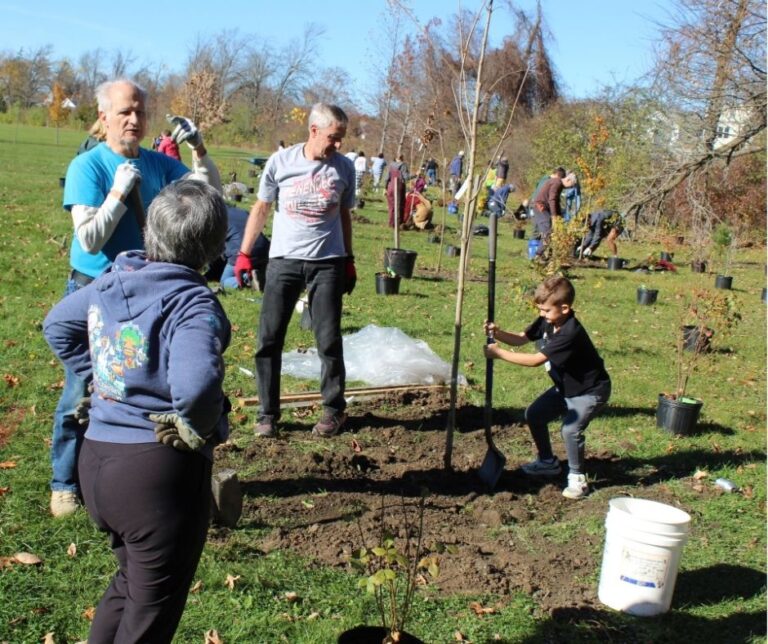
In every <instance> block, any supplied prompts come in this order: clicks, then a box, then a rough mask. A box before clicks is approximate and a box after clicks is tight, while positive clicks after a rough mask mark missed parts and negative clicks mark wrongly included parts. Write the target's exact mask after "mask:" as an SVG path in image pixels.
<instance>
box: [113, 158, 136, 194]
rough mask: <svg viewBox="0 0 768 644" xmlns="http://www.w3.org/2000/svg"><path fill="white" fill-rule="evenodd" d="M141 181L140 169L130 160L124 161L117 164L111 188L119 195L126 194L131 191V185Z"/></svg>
mask: <svg viewBox="0 0 768 644" xmlns="http://www.w3.org/2000/svg"><path fill="white" fill-rule="evenodd" d="M139 183H141V171H140V170H139V168H138V167H136V166H135V165H133V164H132V163H131V162H130V161H125V162H123V163H121V164H120V165H119V166H117V170H116V171H115V179H114V181H113V183H112V189H113V190H114V191H115V192H119V193H120V194H121V195H127V194H128V193H130V192H131V189H132V188H133V186H135V185H137V184H139Z"/></svg>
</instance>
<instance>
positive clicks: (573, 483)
mask: <svg viewBox="0 0 768 644" xmlns="http://www.w3.org/2000/svg"><path fill="white" fill-rule="evenodd" d="M575 296H576V292H575V290H574V288H573V285H572V284H571V283H570V282H569V281H568V280H567V279H566V278H564V277H557V276H554V277H549V278H547V279H546V280H544V282H543V283H542V284H540V285H539V287H538V288H537V289H536V293H535V294H534V298H533V299H534V303H535V304H536V307H537V308H538V309H539V318H538V319H537V320H535V321H534V322H533V324H531V325H530V326H529V327H528V328H527V329H526V330H525V331H524V332H523V333H510V332H509V331H503V330H502V329H500V328H499V327H498V326H497V325H496V324H495V323H493V322H488V321H486V322H485V325H484V328H485V332H486V334H487V335H488V336H489V337H491V338H493V340H494V342H493V343H492V344H488V345H486V347H485V356H486V358H492V359H496V358H500V359H501V360H506V361H507V362H511V363H512V364H518V365H522V366H525V367H538V366H539V365H542V364H543V365H544V366H545V368H546V369H547V371H548V372H549V375H550V377H551V378H552V380H553V382H554V383H555V386H554V387H552V388H551V389H548V390H547V391H545V392H544V393H543V394H542V395H541V396H539V397H538V398H537V399H536V400H534V401H533V403H531V405H530V406H529V407H528V409H526V410H525V420H526V422H527V423H528V426H529V427H530V429H531V435H532V437H533V440H534V442H535V443H536V449H537V450H538V452H539V458H538V459H537V460H535V461H533V462H532V463H526V464H525V465H523V466H522V470H523V472H525V473H526V474H528V475H529V476H557V475H558V474H560V462H559V461H558V460H557V458H556V457H555V456H554V455H553V454H552V445H551V443H550V440H549V431H548V429H547V424H548V423H549V422H550V421H552V420H555V418H558V417H560V418H562V422H563V425H562V428H561V433H562V436H563V441H564V442H565V451H566V454H567V455H568V467H569V473H568V486H567V487H566V488H565V489H564V490H563V496H564V497H566V498H569V499H579V498H581V497H583V496H585V495H586V494H587V493H588V491H589V488H588V486H587V478H586V475H585V473H584V430H586V428H587V425H589V421H591V420H592V418H594V417H595V415H596V414H597V412H598V411H600V409H601V408H602V406H603V405H604V404H605V403H606V402H607V401H608V398H609V397H610V395H611V379H610V378H609V377H608V373H607V372H606V370H605V367H604V365H603V359H602V358H601V357H600V356H599V355H598V353H597V350H596V349H595V347H594V345H593V344H592V341H591V340H590V339H589V335H587V332H586V330H585V329H584V327H583V326H581V323H580V322H579V321H578V320H577V319H576V316H575V315H574V311H573V308H572V306H573V300H574V299H575ZM499 340H501V341H502V342H504V343H506V344H509V345H511V346H513V347H519V346H521V345H523V344H526V343H527V342H530V341H536V340H540V341H541V342H540V349H539V350H538V351H537V352H536V353H533V354H530V353H515V352H514V351H508V350H506V349H502V348H500V347H499V345H498V343H497V342H498V341H499Z"/></svg>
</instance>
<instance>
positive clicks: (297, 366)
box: [282, 324, 467, 387]
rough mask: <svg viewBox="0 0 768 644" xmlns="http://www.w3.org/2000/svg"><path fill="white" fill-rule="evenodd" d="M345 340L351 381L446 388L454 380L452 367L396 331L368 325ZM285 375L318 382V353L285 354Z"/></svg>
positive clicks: (463, 380)
mask: <svg viewBox="0 0 768 644" xmlns="http://www.w3.org/2000/svg"><path fill="white" fill-rule="evenodd" d="M343 340H344V364H345V366H346V368H347V380H348V381H352V380H358V381H362V382H365V383H367V384H369V385H371V386H374V387H386V386H389V385H437V384H443V383H446V384H447V383H449V382H450V380H451V365H450V364H448V363H447V362H445V361H444V360H442V359H441V358H440V356H438V355H437V354H436V353H435V352H434V351H432V349H430V348H429V345H428V344H427V343H426V342H424V341H423V340H414V339H413V338H410V337H409V336H408V335H406V334H405V333H403V332H402V331H401V330H400V329H397V328H395V327H379V326H376V325H375V324H369V325H368V326H366V327H365V328H363V329H361V330H360V331H358V332H357V333H353V334H352V335H348V336H344V338H343ZM282 373H283V374H284V375H287V376H293V377H294V378H305V379H310V380H319V379H320V359H319V358H318V357H317V349H316V348H314V347H312V348H311V349H308V350H306V351H304V352H299V351H289V352H288V353H284V354H283V369H282ZM459 384H461V385H466V384H467V379H466V378H465V377H464V376H462V375H459Z"/></svg>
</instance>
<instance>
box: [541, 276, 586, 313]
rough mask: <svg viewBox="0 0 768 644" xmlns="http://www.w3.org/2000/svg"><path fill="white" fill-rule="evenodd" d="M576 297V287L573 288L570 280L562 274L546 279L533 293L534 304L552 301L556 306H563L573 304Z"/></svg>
mask: <svg viewBox="0 0 768 644" xmlns="http://www.w3.org/2000/svg"><path fill="white" fill-rule="evenodd" d="M575 299H576V289H574V288H573V284H571V282H570V280H568V279H567V278H565V277H561V276H560V275H553V276H552V277H548V278H547V279H545V280H544V281H543V282H542V283H541V284H539V286H538V287H537V288H536V292H535V293H534V294H533V302H534V304H546V303H547V302H551V303H552V304H554V305H555V306H561V305H563V304H567V305H568V306H572V305H573V301H574V300H575Z"/></svg>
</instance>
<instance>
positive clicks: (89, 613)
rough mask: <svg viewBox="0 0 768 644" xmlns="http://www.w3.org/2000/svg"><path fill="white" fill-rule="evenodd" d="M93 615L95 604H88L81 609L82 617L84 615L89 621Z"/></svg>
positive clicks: (94, 614)
mask: <svg viewBox="0 0 768 644" xmlns="http://www.w3.org/2000/svg"><path fill="white" fill-rule="evenodd" d="M95 616H96V607H95V606H89V607H88V608H86V609H85V610H84V611H83V617H85V619H87V620H88V621H89V622H92V621H93V618H94V617H95Z"/></svg>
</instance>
